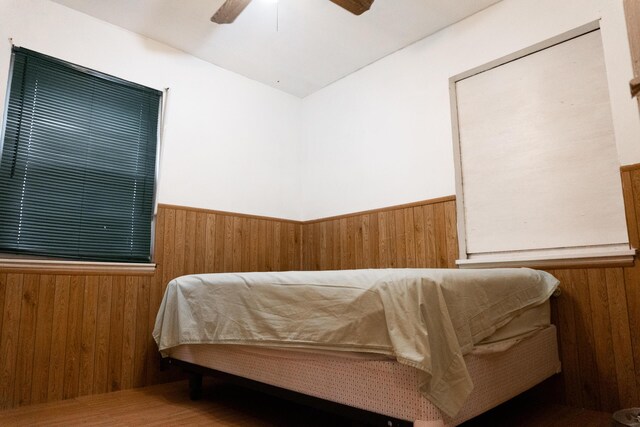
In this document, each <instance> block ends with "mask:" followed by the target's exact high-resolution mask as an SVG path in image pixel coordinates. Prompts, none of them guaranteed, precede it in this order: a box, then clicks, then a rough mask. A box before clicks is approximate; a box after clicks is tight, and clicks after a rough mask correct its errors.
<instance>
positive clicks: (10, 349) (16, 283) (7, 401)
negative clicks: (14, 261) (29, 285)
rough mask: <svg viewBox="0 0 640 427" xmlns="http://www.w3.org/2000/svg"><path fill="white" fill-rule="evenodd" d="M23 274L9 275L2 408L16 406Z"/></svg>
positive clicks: (0, 366) (1, 352) (0, 351)
mask: <svg viewBox="0 0 640 427" xmlns="http://www.w3.org/2000/svg"><path fill="white" fill-rule="evenodd" d="M23 278H24V276H23V275H22V274H7V278H6V281H7V284H6V290H5V297H4V309H3V313H2V317H3V319H2V333H1V334H0V408H10V407H12V406H14V391H13V388H14V385H15V381H14V380H13V378H14V375H15V371H16V362H17V359H18V348H19V341H18V336H19V335H18V334H19V330H20V310H21V309H22V281H23Z"/></svg>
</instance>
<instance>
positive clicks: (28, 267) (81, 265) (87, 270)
mask: <svg viewBox="0 0 640 427" xmlns="http://www.w3.org/2000/svg"><path fill="white" fill-rule="evenodd" d="M0 271H1V272H7V273H12V272H15V273H27V274H28V273H37V274H118V275H120V274H122V275H124V274H130V275H150V274H153V273H155V271H156V265H155V264H153V263H126V262H95V261H59V260H55V261H54V260H41V259H19V258H0Z"/></svg>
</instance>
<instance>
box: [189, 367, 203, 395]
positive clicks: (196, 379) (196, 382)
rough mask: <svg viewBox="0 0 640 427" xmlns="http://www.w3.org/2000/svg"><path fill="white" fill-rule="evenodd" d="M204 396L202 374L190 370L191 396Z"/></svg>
mask: <svg viewBox="0 0 640 427" xmlns="http://www.w3.org/2000/svg"><path fill="white" fill-rule="evenodd" d="M201 396H202V374H196V373H195V372H189V398H191V400H198V399H200V397H201Z"/></svg>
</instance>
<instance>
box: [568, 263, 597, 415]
mask: <svg viewBox="0 0 640 427" xmlns="http://www.w3.org/2000/svg"><path fill="white" fill-rule="evenodd" d="M567 273H568V275H569V278H570V280H571V281H572V283H573V290H574V292H573V295H572V296H573V314H574V317H575V334H576V342H575V345H576V347H577V348H578V349H579V352H578V364H579V368H580V376H579V380H580V387H579V388H580V390H581V394H580V396H579V400H580V402H581V404H582V405H583V406H585V407H589V408H596V407H598V406H599V401H600V396H599V394H600V389H599V387H598V365H597V362H596V359H595V350H594V342H595V337H594V333H593V321H592V317H591V299H590V294H589V279H588V277H587V271H586V270H581V269H575V270H568V272H567ZM566 315H567V314H563V316H566Z"/></svg>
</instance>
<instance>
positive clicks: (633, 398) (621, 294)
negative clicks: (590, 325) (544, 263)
mask: <svg viewBox="0 0 640 427" xmlns="http://www.w3.org/2000/svg"><path fill="white" fill-rule="evenodd" d="M605 277H606V280H607V299H608V301H609V318H610V319H611V333H612V337H613V342H614V343H615V351H614V352H613V357H614V361H615V365H616V377H617V379H618V381H617V383H618V398H619V400H620V406H621V407H623V408H629V407H632V406H633V405H634V404H635V403H637V402H638V390H637V388H636V378H635V372H634V363H633V349H632V344H631V331H630V329H629V314H628V313H627V297H626V294H625V287H624V273H623V271H622V269H621V268H608V269H606V270H605Z"/></svg>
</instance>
